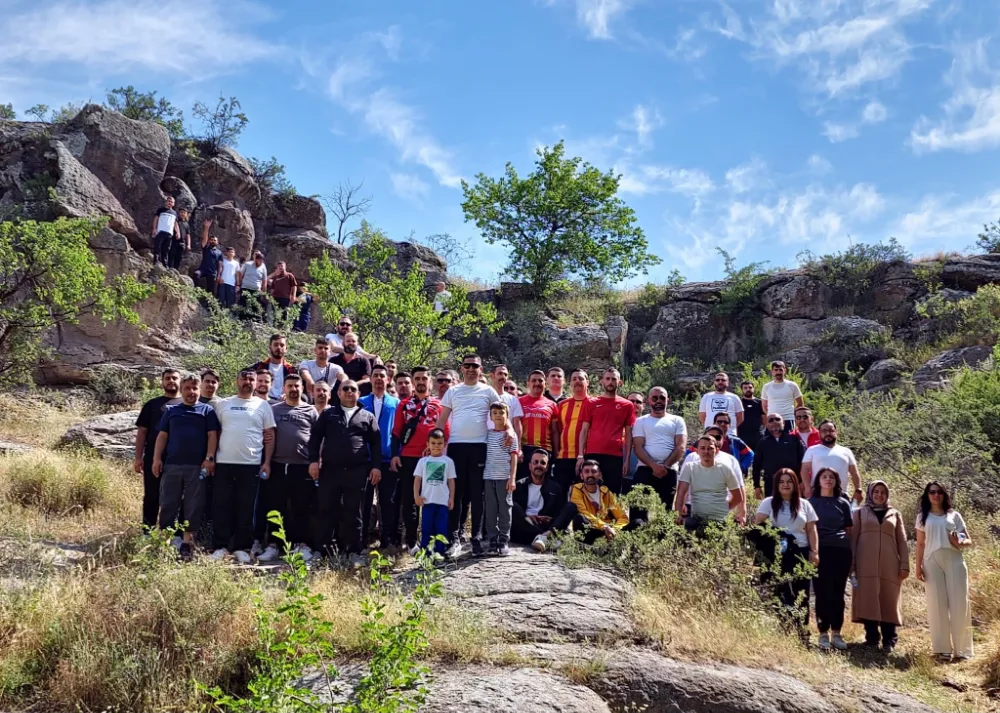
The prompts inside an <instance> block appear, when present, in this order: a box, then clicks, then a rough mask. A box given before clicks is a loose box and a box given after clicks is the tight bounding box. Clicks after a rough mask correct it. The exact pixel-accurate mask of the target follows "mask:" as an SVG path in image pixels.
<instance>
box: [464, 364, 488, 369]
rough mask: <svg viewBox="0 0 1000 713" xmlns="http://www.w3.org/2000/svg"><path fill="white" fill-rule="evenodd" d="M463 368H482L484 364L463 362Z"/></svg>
mask: <svg viewBox="0 0 1000 713" xmlns="http://www.w3.org/2000/svg"><path fill="white" fill-rule="evenodd" d="M462 368H463V369H482V368H483V365H482V364H462Z"/></svg>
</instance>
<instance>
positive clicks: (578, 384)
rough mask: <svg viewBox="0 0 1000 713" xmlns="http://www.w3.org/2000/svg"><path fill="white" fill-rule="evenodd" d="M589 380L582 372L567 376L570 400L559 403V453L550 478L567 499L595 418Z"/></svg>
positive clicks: (574, 371) (576, 370) (578, 371)
mask: <svg viewBox="0 0 1000 713" xmlns="http://www.w3.org/2000/svg"><path fill="white" fill-rule="evenodd" d="M589 386H590V379H589V378H588V377H587V372H585V371H584V370H583V369H575V370H573V372H572V373H571V374H570V375H569V387H570V391H571V392H572V396H571V397H570V398H568V399H563V400H562V401H561V402H560V403H559V428H560V434H559V436H560V437H559V452H558V457H557V458H556V459H555V460H556V462H555V467H554V468H553V471H552V475H553V478H555V480H556V482H557V483H559V487H561V488H562V489H563V492H565V493H566V495H567V496H568V495H569V490H570V488H571V487H573V483H574V481H576V479H577V473H578V472H579V470H580V464H581V463H583V456H584V453H585V452H586V449H587V437H588V435H589V433H590V420H591V419H592V418H593V414H594V401H596V399H593V398H591V397H590V395H589V394H588V393H587V389H588V387H589Z"/></svg>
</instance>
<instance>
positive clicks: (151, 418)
mask: <svg viewBox="0 0 1000 713" xmlns="http://www.w3.org/2000/svg"><path fill="white" fill-rule="evenodd" d="M179 403H181V400H180V399H179V398H170V397H169V396H157V397H156V398H155V399H150V400H149V401H147V402H146V403H145V404H143V406H142V410H141V411H140V412H139V418H137V419H136V420H135V425H136V428H142V427H145V429H146V445H145V448H144V450H143V454H142V457H143V460H144V461H146V462H148V463H152V462H153V449H154V448H155V447H156V437H157V436H158V435H160V418H162V417H163V412H164V411H166V410H167V407H168V406H173V405H175V404H179Z"/></svg>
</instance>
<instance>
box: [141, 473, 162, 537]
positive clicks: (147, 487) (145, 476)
mask: <svg viewBox="0 0 1000 713" xmlns="http://www.w3.org/2000/svg"><path fill="white" fill-rule="evenodd" d="M159 514H160V479H159V478H157V477H156V476H155V475H153V461H152V460H148V461H147V460H146V459H145V458H143V461H142V526H143V527H149V528H153V527H156V522H157V518H158V517H159Z"/></svg>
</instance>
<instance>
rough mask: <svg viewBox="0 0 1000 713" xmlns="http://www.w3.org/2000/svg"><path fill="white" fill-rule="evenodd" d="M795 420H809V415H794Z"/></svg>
mask: <svg viewBox="0 0 1000 713" xmlns="http://www.w3.org/2000/svg"><path fill="white" fill-rule="evenodd" d="M795 420H796V421H808V420H809V416H808V415H806V414H802V415H801V416H796V417H795Z"/></svg>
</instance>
